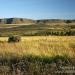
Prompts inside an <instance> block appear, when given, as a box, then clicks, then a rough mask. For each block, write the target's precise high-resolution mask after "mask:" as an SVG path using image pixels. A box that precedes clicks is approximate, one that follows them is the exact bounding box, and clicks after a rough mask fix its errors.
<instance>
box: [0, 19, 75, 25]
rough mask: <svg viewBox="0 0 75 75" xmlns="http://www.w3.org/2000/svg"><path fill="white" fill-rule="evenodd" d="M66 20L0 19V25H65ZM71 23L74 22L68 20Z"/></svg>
mask: <svg viewBox="0 0 75 75" xmlns="http://www.w3.org/2000/svg"><path fill="white" fill-rule="evenodd" d="M66 22H67V20H61V19H42V20H32V19H25V18H3V19H0V24H45V25H49V24H51V23H55V24H59V23H66ZM69 22H71V23H75V20H69Z"/></svg>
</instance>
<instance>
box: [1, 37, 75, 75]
mask: <svg viewBox="0 0 75 75" xmlns="http://www.w3.org/2000/svg"><path fill="white" fill-rule="evenodd" d="M7 41H8V37H0V74H1V75H7V74H8V75H16V74H17V75H49V74H51V75H57V74H58V73H55V71H57V70H61V71H63V69H62V68H61V67H65V66H66V67H73V66H75V64H74V63H75V60H74V59H75V36H30V37H28V36H26V37H21V41H20V42H18V43H8V42H7ZM71 74H73V73H71ZM59 75H60V74H59ZM62 75H63V74H62ZM68 75H70V74H68Z"/></svg>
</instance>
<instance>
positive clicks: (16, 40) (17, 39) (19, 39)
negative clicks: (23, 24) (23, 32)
mask: <svg viewBox="0 0 75 75" xmlns="http://www.w3.org/2000/svg"><path fill="white" fill-rule="evenodd" d="M19 41H21V37H20V36H18V35H11V36H10V37H9V39H8V42H9V43H10V42H19Z"/></svg>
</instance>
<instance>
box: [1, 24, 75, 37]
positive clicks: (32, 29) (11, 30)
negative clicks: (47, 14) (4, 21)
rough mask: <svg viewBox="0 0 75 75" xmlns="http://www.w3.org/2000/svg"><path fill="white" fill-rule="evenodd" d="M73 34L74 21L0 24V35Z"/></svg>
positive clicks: (74, 31) (74, 30)
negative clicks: (47, 23)
mask: <svg viewBox="0 0 75 75" xmlns="http://www.w3.org/2000/svg"><path fill="white" fill-rule="evenodd" d="M11 34H13V35H21V36H38V35H45V36H46V35H47V36H48V35H75V23H71V24H56V23H55V25H53V24H50V25H45V24H34V25H23V24H22V25H14V24H13V25H0V36H9V35H11Z"/></svg>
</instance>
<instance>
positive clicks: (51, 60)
mask: <svg viewBox="0 0 75 75" xmlns="http://www.w3.org/2000/svg"><path fill="white" fill-rule="evenodd" d="M74 62H75V61H74ZM61 66H62V67H65V66H66V67H68V66H75V65H74V63H71V59H69V58H68V57H65V56H55V57H45V56H44V57H39V56H32V55H29V56H24V57H21V58H18V57H14V58H11V59H7V58H6V59H5V58H3V59H2V60H0V74H1V75H2V74H3V73H6V74H7V75H16V74H17V75H21V74H22V75H26V74H27V75H49V74H51V75H52V73H54V72H55V71H57V70H58V69H59V70H61ZM61 71H63V70H61ZM20 73H21V74H20ZM53 75H55V74H53Z"/></svg>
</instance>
